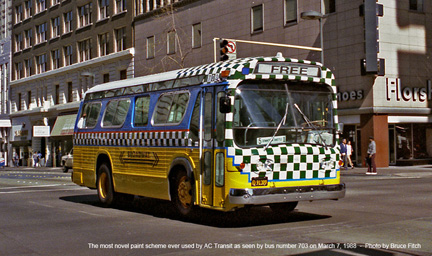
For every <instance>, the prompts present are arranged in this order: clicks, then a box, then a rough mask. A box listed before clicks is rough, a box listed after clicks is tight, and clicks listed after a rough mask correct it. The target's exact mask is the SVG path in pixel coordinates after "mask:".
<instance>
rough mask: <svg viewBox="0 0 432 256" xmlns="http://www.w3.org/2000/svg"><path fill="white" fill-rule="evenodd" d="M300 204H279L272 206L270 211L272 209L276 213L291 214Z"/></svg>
mask: <svg viewBox="0 0 432 256" xmlns="http://www.w3.org/2000/svg"><path fill="white" fill-rule="evenodd" d="M297 204H298V202H287V203H278V204H270V209H272V211H273V212H275V213H289V212H292V211H294V209H295V208H296V207H297Z"/></svg>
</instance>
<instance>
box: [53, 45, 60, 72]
mask: <svg viewBox="0 0 432 256" xmlns="http://www.w3.org/2000/svg"><path fill="white" fill-rule="evenodd" d="M51 59H52V63H51V65H52V69H58V68H59V67H60V50H59V49H55V50H53V51H51Z"/></svg>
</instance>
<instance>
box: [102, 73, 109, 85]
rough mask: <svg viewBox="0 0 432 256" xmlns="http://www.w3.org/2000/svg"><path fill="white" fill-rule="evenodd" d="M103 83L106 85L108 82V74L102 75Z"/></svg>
mask: <svg viewBox="0 0 432 256" xmlns="http://www.w3.org/2000/svg"><path fill="white" fill-rule="evenodd" d="M103 82H104V83H108V82H109V73H107V74H103Z"/></svg>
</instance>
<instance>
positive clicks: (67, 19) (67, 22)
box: [63, 11, 73, 33]
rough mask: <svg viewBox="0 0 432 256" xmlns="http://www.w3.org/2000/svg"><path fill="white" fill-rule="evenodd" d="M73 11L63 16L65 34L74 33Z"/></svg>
mask: <svg viewBox="0 0 432 256" xmlns="http://www.w3.org/2000/svg"><path fill="white" fill-rule="evenodd" d="M72 19H73V16H72V11H70V12H67V13H65V14H63V20H64V33H68V32H71V31H72Z"/></svg>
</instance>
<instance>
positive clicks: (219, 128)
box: [216, 92, 231, 142]
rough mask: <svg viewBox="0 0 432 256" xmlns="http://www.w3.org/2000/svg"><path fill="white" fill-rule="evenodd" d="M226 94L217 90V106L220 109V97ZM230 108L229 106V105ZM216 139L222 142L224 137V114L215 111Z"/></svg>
mask: <svg viewBox="0 0 432 256" xmlns="http://www.w3.org/2000/svg"><path fill="white" fill-rule="evenodd" d="M225 95H226V93H225V92H218V94H217V104H218V106H217V108H216V109H220V104H221V99H222V98H224V97H225ZM230 108H231V107H230ZM216 113H217V114H216V140H217V141H219V142H222V141H223V140H224V139H225V114H224V113H222V112H220V111H216Z"/></svg>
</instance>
